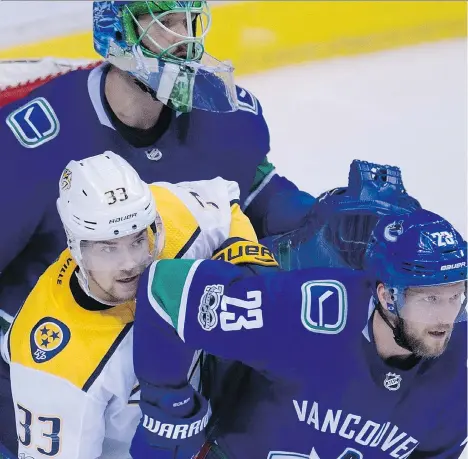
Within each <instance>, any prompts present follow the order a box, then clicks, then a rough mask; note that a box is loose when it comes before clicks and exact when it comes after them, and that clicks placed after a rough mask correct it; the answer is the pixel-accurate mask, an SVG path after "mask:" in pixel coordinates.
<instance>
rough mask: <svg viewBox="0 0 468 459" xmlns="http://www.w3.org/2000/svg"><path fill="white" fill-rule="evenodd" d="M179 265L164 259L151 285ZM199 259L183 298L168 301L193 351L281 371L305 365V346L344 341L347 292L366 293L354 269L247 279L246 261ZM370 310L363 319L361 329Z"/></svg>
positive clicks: (313, 271)
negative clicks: (201, 350)
mask: <svg viewBox="0 0 468 459" xmlns="http://www.w3.org/2000/svg"><path fill="white" fill-rule="evenodd" d="M178 263H180V261H179V260H162V261H160V262H158V267H157V269H156V273H155V278H154V279H153V282H157V283H158V284H160V285H162V284H164V283H165V282H168V281H169V279H170V278H172V279H173V278H174V274H173V273H174V272H175V271H176V270H178V271H179V272H180V271H181V269H180V268H179V266H180V265H178ZM197 263H199V264H198V266H197V268H196V269H195V270H194V271H192V273H191V274H190V277H189V278H190V286H189V287H188V286H187V285H188V284H187V282H189V281H188V280H187V281H186V284H185V287H184V291H185V293H184V295H183V296H182V299H181V297H180V295H179V296H177V295H172V297H171V296H170V295H169V296H166V297H165V299H164V307H165V308H167V310H168V311H170V310H171V309H173V310H177V311H179V312H178V316H177V319H174V321H173V324H174V326H175V327H176V328H177V331H178V334H179V336H180V337H181V338H182V339H183V340H184V341H185V343H186V344H187V345H188V346H190V347H191V348H192V349H203V350H205V351H206V352H208V353H210V354H213V355H217V356H219V357H223V358H225V359H230V360H239V361H242V362H243V363H246V364H247V365H249V366H251V367H253V368H256V369H257V370H261V371H268V372H270V373H272V374H276V375H284V374H285V373H287V372H289V371H291V370H292V369H294V368H299V367H301V366H302V365H303V361H302V358H303V355H302V353H301V352H297V350H299V349H305V348H307V347H309V348H310V347H314V348H315V347H320V346H323V347H324V348H325V347H327V346H332V347H333V346H338V345H339V343H340V342H341V340H342V339H343V338H342V334H343V335H344V334H345V330H346V332H348V329H347V328H346V321H347V319H348V307H347V304H348V296H351V297H353V296H354V297H355V296H356V295H355V293H356V292H357V291H359V292H357V294H359V298H358V299H357V300H356V301H360V302H361V301H362V296H363V293H362V292H363V291H364V289H363V288H362V284H360V282H357V281H356V277H357V276H358V275H357V274H355V273H354V272H352V271H350V270H340V269H336V270H332V269H327V270H322V269H307V270H301V271H296V272H275V273H271V274H265V275H261V276H249V275H248V274H247V276H248V277H246V271H245V270H244V269H243V268H242V267H240V266H234V265H231V264H229V263H225V262H221V261H212V260H204V261H199V262H197ZM359 276H360V275H359ZM367 295H368V294H367ZM323 301H327V303H326V306H327V307H326V308H325V307H322V306H321V303H323ZM367 302H368V296H367V301H366V303H365V304H367ZM366 314H367V311H364V315H363V316H362V318H361V319H362V320H360V322H359V323H360V326H361V329H362V327H363V324H365V321H366V319H367V315H366ZM319 318H320V320H319ZM356 318H357V317H356ZM320 321H321V323H319V322H320ZM342 332H343V333H342ZM341 333H342V334H341ZM349 333H351V332H349Z"/></svg>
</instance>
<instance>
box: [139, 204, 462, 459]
mask: <svg viewBox="0 0 468 459" xmlns="http://www.w3.org/2000/svg"><path fill="white" fill-rule="evenodd" d="M238 244H239V242H238ZM229 250H231V253H232V252H238V251H239V249H238V248H236V249H233V248H232V247H225V248H224V249H222V250H221V251H220V252H219V253H218V255H217V258H222V259H225V258H231V259H232V258H233V257H232V255H231V256H229V255H228V253H229ZM244 252H245V251H244ZM466 256H467V244H466V241H464V240H463V238H462V237H461V236H460V234H459V233H458V232H457V231H456V230H455V229H454V228H453V227H452V225H451V224H450V223H449V222H447V221H446V220H444V219H443V218H442V217H440V216H438V215H436V214H434V213H431V212H429V211H426V210H422V209H418V210H414V211H413V212H411V213H406V214H401V215H399V216H397V217H396V218H395V216H384V217H382V218H381V219H380V220H379V222H378V224H377V226H376V227H375V229H374V231H373V232H372V234H371V238H370V241H369V244H368V246H367V249H366V251H365V253H364V257H363V263H364V267H365V269H364V270H363V271H359V270H350V269H342V268H308V269H299V270H294V271H290V272H278V271H277V270H276V268H270V270H272V271H271V272H269V273H263V274H261V275H258V269H257V267H256V266H255V265H253V266H252V265H249V264H248V263H245V262H246V261H247V262H248V260H246V259H241V260H240V262H239V263H238V264H237V266H235V265H233V264H229V263H224V262H221V261H214V260H208V261H207V260H203V261H202V260H199V261H188V260H186V261H182V260H169V261H165V260H164V261H160V262H157V263H155V264H153V266H152V268H151V270H150V271H149V273H148V274H147V275H146V281H145V282H143V284H142V285H141V287H140V291H139V294H138V297H137V301H138V308H137V312H136V320H135V341H134V346H135V347H134V363H135V371H136V374H137V376H138V378H139V381H140V384H141V385H142V398H141V399H142V402H141V407H142V410H143V414H144V417H143V419H142V421H141V424H140V427H139V429H138V430H137V434H136V436H135V438H134V442H133V457H134V458H135V459H139V458H140V457H141V458H143V457H144V458H145V459H150V458H152V457H154V458H159V457H163V456H159V455H158V454H160V448H166V449H169V450H170V449H171V448H172V451H173V452H174V455H173V456H167V457H176V458H177V459H179V457H180V458H189V457H191V456H190V454H193V453H194V451H189V450H184V448H185V447H186V446H187V445H188V444H189V443H190V441H189V440H190V438H189V436H183V435H181V434H180V433H181V429H182V427H181V426H183V424H184V417H185V416H189V415H193V413H186V412H185V411H186V409H185V407H187V406H191V407H192V409H193V404H191V403H189V402H188V401H187V400H186V399H187V393H186V392H184V393H183V394H178V387H182V386H183V385H184V384H186V374H185V373H186V369H185V367H186V366H187V364H188V363H189V360H188V359H187V358H186V357H184V351H186V352H188V355H189V356H190V355H191V353H192V352H193V349H200V348H201V349H205V350H206V351H207V352H210V353H213V354H216V355H219V356H222V357H224V358H228V359H237V360H240V361H242V362H244V363H246V364H247V365H249V366H251V367H252V368H254V369H255V370H257V371H259V372H261V373H262V374H263V375H264V376H265V377H266V378H267V379H268V381H269V382H270V384H269V386H268V387H266V388H265V387H264V388H263V390H265V391H266V393H267V395H268V396H269V397H270V398H271V400H272V401H273V402H274V403H266V404H255V395H254V394H252V393H251V394H249V400H247V401H244V402H242V403H240V404H241V408H242V407H244V408H245V416H242V409H240V410H237V411H236V422H235V423H232V422H231V423H229V422H228V425H230V430H224V431H222V430H221V431H220V432H218V435H217V437H216V438H215V440H216V444H211V445H208V446H207V447H206V449H204V450H203V451H202V452H201V453H200V454H199V455H198V458H199V459H205V458H228V459H234V458H235V459H241V458H242V459H286V458H287V459H299V458H301V459H316V458H326V459H330V458H340V459H360V458H369V457H371V458H375V459H378V458H408V457H411V458H437V459H442V458H443V459H449V458H457V457H459V456H460V454H461V451H462V449H463V447H464V445H465V443H466V436H467V419H466V413H467V392H466V387H467V370H466V361H467V330H466V323H465V322H464V321H465V319H466V294H467V258H466ZM169 283H170V285H171V289H170V290H169V289H167V288H166V286H167V285H169ZM177 285H179V288H177ZM174 329H175V331H174ZM171 331H172V333H171ZM157 348H164V349H165V351H166V354H165V356H164V358H158V356H156V355H155V353H152V352H151V351H150V349H157ZM172 353H174V355H177V357H178V359H177V360H174V359H172V358H171V355H172ZM260 395H261V397H262V398H265V394H260ZM181 396H183V397H185V398H184V399H183V400H182V399H181ZM226 402H227V403H229V400H226ZM239 402H241V400H239ZM249 404H252V405H254V409H253V410H252V409H249V406H248V405H249ZM206 435H207V436H209V435H210V432H209V431H208V432H206ZM212 440H213V439H212ZM184 445H186V446H184ZM192 446H198V445H194V444H193V443H192ZM207 450H208V451H207ZM175 452H178V453H177V454H178V455H177V454H176V453H175Z"/></svg>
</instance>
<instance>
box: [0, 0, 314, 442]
mask: <svg viewBox="0 0 468 459" xmlns="http://www.w3.org/2000/svg"><path fill="white" fill-rule="evenodd" d="M210 24H211V16H210V12H209V8H208V5H207V2H206V1H196V2H195V1H190V2H177V1H175V2H166V1H164V2H158V1H120V2H119V1H101V2H95V3H94V5H93V31H94V46H95V49H96V51H97V52H98V53H99V54H100V55H101V56H102V57H103V58H104V60H105V63H104V64H103V65H101V66H99V67H97V68H95V69H93V70H79V71H75V72H70V73H68V74H66V75H64V76H61V77H58V78H55V79H54V80H52V81H51V82H49V83H47V84H45V85H43V86H41V87H39V88H38V89H36V90H35V91H33V92H32V93H31V94H30V95H29V96H28V97H27V98H26V99H23V100H20V101H17V102H15V103H13V104H10V105H7V106H5V107H3V108H2V109H0V118H1V125H2V128H1V129H0V143H1V150H2V154H1V155H0V173H1V174H2V177H1V180H0V213H1V215H2V221H3V222H4V223H3V224H2V226H1V229H0V273H1V275H0V276H1V277H0V305H1V306H0V308H1V310H2V311H0V322H1V323H2V325H3V327H4V328H7V327H8V326H9V322H11V319H12V317H13V316H14V315H15V313H16V312H17V310H18V308H19V306H20V305H21V304H22V302H23V301H24V299H25V298H26V296H27V294H28V293H29V291H30V290H31V288H32V287H33V286H34V285H35V283H36V281H37V279H38V277H39V276H40V275H41V274H42V272H43V271H44V270H45V268H46V267H47V266H49V265H50V264H51V263H52V262H53V261H54V260H55V259H56V257H57V256H58V254H59V253H60V252H61V251H62V249H64V248H65V246H66V241H65V238H64V235H63V232H62V231H61V227H60V221H59V219H58V216H57V214H56V211H55V199H56V194H57V190H56V179H57V177H58V176H59V174H60V173H61V171H62V170H63V168H64V167H65V165H66V164H67V163H68V162H69V161H71V160H77V159H80V158H82V157H83V155H84V154H89V155H94V154H97V153H100V152H102V151H108V150H110V151H114V152H116V153H117V154H119V155H121V156H122V157H124V158H125V159H126V160H127V161H128V162H129V163H130V164H131V165H132V166H133V167H134V168H135V169H136V170H137V172H138V173H139V175H140V177H141V178H142V179H143V180H145V181H146V182H149V183H151V182H155V181H167V182H172V183H177V182H182V181H193V180H204V179H212V178H214V177H216V176H221V177H223V178H225V179H226V180H232V181H236V182H237V183H238V184H239V187H240V191H241V196H240V199H241V203H242V205H243V208H245V210H246V213H247V214H248V215H249V217H250V218H251V220H252V222H253V223H254V225H255V228H256V231H257V233H258V236H259V237H262V236H264V235H268V234H278V233H282V232H285V231H289V230H290V229H293V228H296V227H298V226H301V225H303V224H306V223H307V222H308V212H309V210H310V207H311V205H312V203H313V201H314V199H313V198H312V197H311V196H310V195H308V194H307V193H304V192H302V191H300V190H298V189H297V187H296V186H295V185H294V184H292V183H291V182H290V181H288V180H287V179H285V178H282V177H280V176H278V175H277V174H276V173H275V170H274V167H273V166H272V165H271V164H270V163H269V162H268V160H267V154H268V152H269V132H268V127H267V124H266V122H265V119H264V117H263V113H262V107H261V105H260V103H259V101H258V100H257V99H256V98H255V97H254V96H253V95H252V94H250V93H249V92H248V91H247V90H245V89H243V88H239V87H237V86H235V84H234V81H233V68H232V67H231V66H230V65H229V64H226V63H223V62H220V61H217V60H216V59H215V58H213V57H211V56H209V55H208V54H207V53H205V49H204V40H205V37H206V35H207V34H208V33H209V29H210ZM7 372H8V370H7V368H6V367H4V366H3V367H2V368H1V369H0V373H1V374H0V425H1V426H2V429H1V430H0V443H7V444H8V445H9V446H10V447H11V448H14V445H15V443H16V438H15V433H14V422H13V420H12V416H13V410H12V407H11V399H10V398H9V397H8V394H7V393H6V392H8V390H9V387H8V386H9V382H8V376H7ZM4 395H5V396H6V397H7V398H5V397H4ZM8 426H11V429H9V428H8Z"/></svg>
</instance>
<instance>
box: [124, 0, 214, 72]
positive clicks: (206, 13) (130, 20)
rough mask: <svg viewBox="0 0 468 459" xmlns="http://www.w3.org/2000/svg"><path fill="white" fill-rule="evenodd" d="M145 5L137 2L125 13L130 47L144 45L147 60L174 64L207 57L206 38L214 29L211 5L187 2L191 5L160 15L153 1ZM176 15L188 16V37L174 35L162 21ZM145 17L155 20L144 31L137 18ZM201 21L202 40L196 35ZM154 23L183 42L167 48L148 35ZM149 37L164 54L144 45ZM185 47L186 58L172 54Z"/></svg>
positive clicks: (143, 49) (126, 9) (128, 7)
mask: <svg viewBox="0 0 468 459" xmlns="http://www.w3.org/2000/svg"><path fill="white" fill-rule="evenodd" d="M142 3H143V2H134V4H132V5H126V6H125V8H124V10H123V13H122V23H123V28H124V32H125V36H126V38H127V40H128V42H129V44H130V45H132V46H135V45H136V46H140V47H141V50H142V52H143V55H144V56H145V57H152V58H156V59H161V60H164V61H167V62H172V63H184V62H192V61H196V62H198V61H200V59H201V58H202V57H203V54H204V53H205V46H204V41H205V37H206V35H207V34H208V32H209V30H210V28H211V13H210V9H209V6H208V5H207V3H206V2H186V3H187V6H185V7H176V8H173V9H171V10H169V11H163V12H160V11H159V10H158V9H157V8H156V7H155V6H152V5H151V3H153V2H149V1H146V2H144V3H145V5H142ZM192 3H196V4H200V6H199V7H196V6H195V7H194V6H189V4H192ZM155 13H156V14H155ZM173 13H185V15H186V20H187V33H188V35H181V34H179V33H177V32H174V31H173V30H171V29H169V28H168V27H166V26H165V25H164V24H163V23H162V22H161V19H163V18H164V17H166V16H167V15H169V14H173ZM141 14H150V15H151V17H152V21H151V22H150V24H149V25H148V27H146V28H143V27H142V26H141V25H140V23H139V21H138V18H137V16H138V15H141ZM193 14H194V15H195V18H193V17H192V15H193ZM197 21H199V23H200V29H201V31H200V36H198V37H197V36H196V29H197V27H196V24H197ZM153 24H157V25H158V26H159V27H161V29H162V30H164V31H165V32H167V33H169V34H171V35H173V36H175V37H177V38H180V40H179V41H177V42H176V43H175V44H173V45H171V46H169V47H167V48H163V47H162V46H161V45H159V43H158V42H157V41H156V40H154V39H153V38H152V37H151V36H150V35H149V34H148V30H149V29H150V28H151V26H152V25H153ZM137 29H138V30H139V31H140V32H141V33H140V34H139V35H138V34H137V31H136V30H137ZM145 37H146V38H148V40H150V41H151V43H153V45H155V46H156V47H157V48H159V49H161V50H162V51H161V52H160V53H155V52H153V51H151V50H149V49H148V48H146V47H145V46H144V45H143V43H142V40H143V38H145ZM184 45H186V46H187V56H186V58H181V57H178V56H175V55H174V54H172V52H171V51H173V50H176V49H177V48H178V47H180V46H184Z"/></svg>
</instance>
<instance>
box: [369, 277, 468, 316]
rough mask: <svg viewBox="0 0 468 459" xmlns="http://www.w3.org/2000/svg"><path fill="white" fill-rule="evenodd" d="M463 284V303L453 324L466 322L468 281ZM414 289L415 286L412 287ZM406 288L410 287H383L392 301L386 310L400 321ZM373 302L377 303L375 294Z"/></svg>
mask: <svg viewBox="0 0 468 459" xmlns="http://www.w3.org/2000/svg"><path fill="white" fill-rule="evenodd" d="M457 282H461V281H456V282H448V283H446V284H437V285H450V284H455V283H457ZM464 282H465V293H464V299H463V302H462V304H461V306H460V311H459V313H458V315H457V316H456V318H455V323H457V322H466V321H467V309H466V308H467V305H468V281H466V280H465V281H464ZM430 286H431V285H426V286H425V285H421V286H420V287H430ZM414 287H416V286H414ZM407 288H410V286H393V287H388V286H387V285H385V290H386V291H387V293H388V294H389V296H390V298H391V299H392V301H393V304H390V303H387V309H388V310H389V311H390V312H391V313H392V314H394V315H395V316H397V317H398V319H400V320H405V318H404V317H402V316H401V312H402V311H403V308H404V307H405V290H406V289H407ZM375 301H377V302H379V300H378V296H377V294H375Z"/></svg>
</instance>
